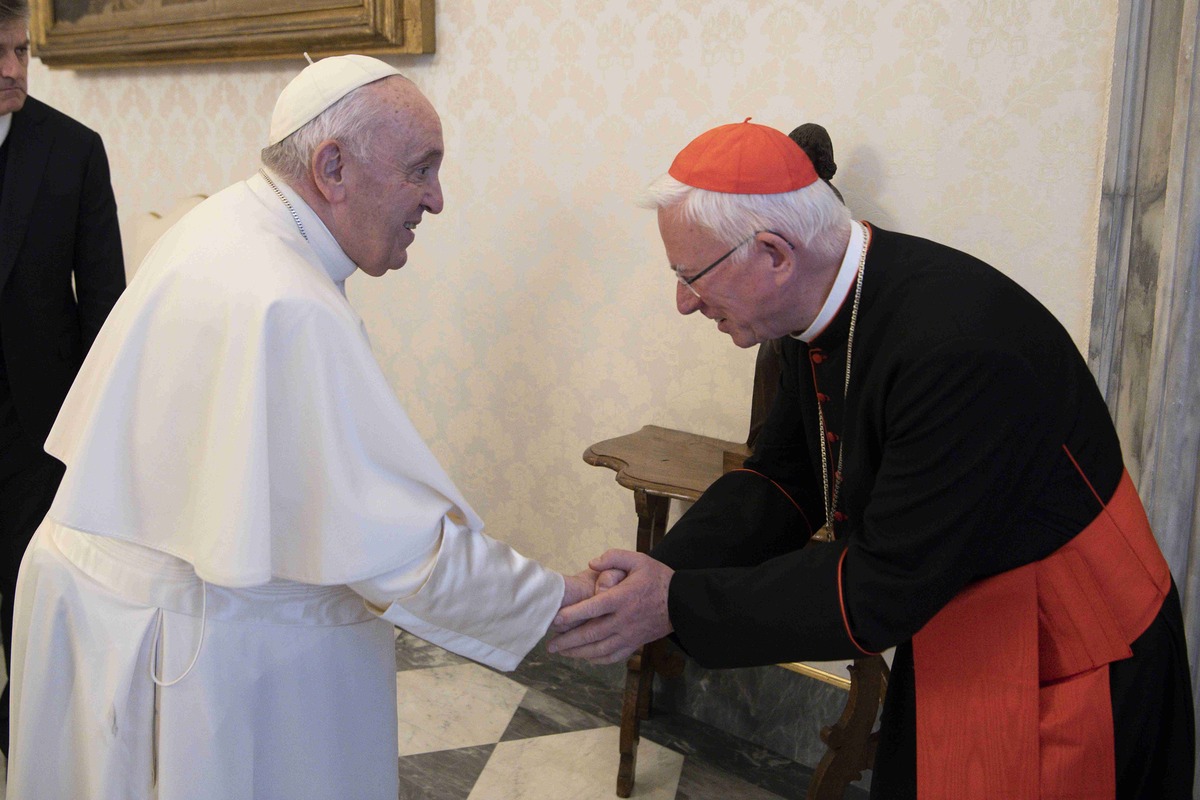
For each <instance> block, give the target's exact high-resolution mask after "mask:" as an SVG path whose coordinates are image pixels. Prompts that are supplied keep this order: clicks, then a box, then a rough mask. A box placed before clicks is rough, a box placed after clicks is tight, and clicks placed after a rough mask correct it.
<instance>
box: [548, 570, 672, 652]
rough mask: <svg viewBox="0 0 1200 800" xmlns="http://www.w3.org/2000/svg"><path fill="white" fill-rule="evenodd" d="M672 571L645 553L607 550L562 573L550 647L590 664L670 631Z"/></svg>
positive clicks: (629, 649)
mask: <svg viewBox="0 0 1200 800" xmlns="http://www.w3.org/2000/svg"><path fill="white" fill-rule="evenodd" d="M674 574H675V572H674V570H672V569H671V568H670V567H668V566H667V565H666V564H663V563H662V562H660V561H655V560H654V559H653V558H651V557H650V556H648V555H646V554H645V553H635V552H632V551H629V550H609V551H608V552H606V553H604V555H602V556H600V557H599V558H594V559H592V560H591V561H590V562H589V563H588V569H585V570H583V571H582V572H580V573H578V574H577V575H568V576H564V577H565V578H566V591H564V592H563V599H562V607H561V608H560V609H559V612H558V615H557V616H555V617H554V622H552V623H551V625H550V630H551V631H553V632H554V634H555V636H554V637H553V638H551V639H550V642H549V643H548V644H547V646H546V648H547V649H548V650H549V651H550V652H551V653H557V654H559V655H563V656H568V657H570V658H582V659H586V660H588V661H591V662H592V663H594V664H613V663H616V662H618V661H624V660H625V659H627V658H629V656H631V655H633V653H634V651H635V650H637V649H638V648H639V647H641V646H642V645H643V644H646V643H647V642H652V641H654V640H656V639H661V638H662V637H664V636H666V635H667V634H669V633H671V631H672V630H673V628H672V627H671V618H670V616H669V614H668V613H667V590H668V588H669V587H670V585H671V576H672V575H674Z"/></svg>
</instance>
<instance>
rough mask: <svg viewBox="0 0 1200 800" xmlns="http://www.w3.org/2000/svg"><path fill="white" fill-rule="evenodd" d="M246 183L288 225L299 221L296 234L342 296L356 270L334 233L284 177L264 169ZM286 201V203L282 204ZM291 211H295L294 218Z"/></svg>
mask: <svg viewBox="0 0 1200 800" xmlns="http://www.w3.org/2000/svg"><path fill="white" fill-rule="evenodd" d="M264 176H266V178H269V179H270V181H271V183H273V184H275V186H276V187H277V188H278V189H279V192H280V195H282V197H281V196H280V195H276V194H275V190H274V189H273V188H272V187H271V186H270V185H269V184H268V183H267V180H266V179H264ZM248 183H249V184H250V185H251V187H252V188H253V189H254V190H255V191H256V192H257V193H259V194H261V195H263V196H264V197H266V198H268V203H267V204H268V205H271V204H274V205H275V206H277V207H278V208H279V213H280V214H281V215H282V216H284V217H286V218H287V220H288V222H289V223H290V224H293V225H295V224H296V223H297V222H299V225H297V226H296V227H297V229H298V231H297V232H299V233H301V234H302V235H303V236H304V238H305V239H307V240H308V243H309V245H310V246H311V247H312V249H313V250H314V251H316V254H317V258H318V259H319V260H320V261H321V266H322V267H324V268H325V272H327V273H328V274H329V278H330V280H332V281H333V282H334V283H335V284H337V286H338V288H339V289H341V290H342V293H343V294H345V292H346V289H345V285H346V278H349V277H350V276H351V275H353V274H354V270H356V269H358V267H357V266H355V264H354V262H353V261H351V260H350V256H348V255H346V251H344V250H342V247H341V245H339V244H338V242H337V239H335V238H333V234H332V233H330V232H329V228H326V227H325V223H324V222H322V221H321V218H320V217H318V216H317V212H315V211H313V210H312V207H311V206H310V205H309V204H308V203H306V202H304V198H302V197H301V196H300V194H299V193H298V192H297V191H296V190H295V189H293V188H292V187H291V186H288V184H287V182H286V181H284V179H283V178H281V177H280V176H279V175H278V174H277V173H275V172H273V171H272V170H269V169H267V168H266V167H263V168H262V171H261V174H257V175H255V176H254V177H253V178H251V179H250V180H249V181H248ZM285 198H286V200H287V203H284V202H282V201H283V199H285ZM289 204H290V205H289ZM290 211H295V213H296V217H295V218H294V219H293V218H292V214H291V213H290Z"/></svg>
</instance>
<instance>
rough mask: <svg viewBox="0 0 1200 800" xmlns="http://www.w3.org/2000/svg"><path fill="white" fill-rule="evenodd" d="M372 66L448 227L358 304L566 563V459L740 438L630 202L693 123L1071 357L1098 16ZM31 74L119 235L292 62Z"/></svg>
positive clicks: (599, 495)
mask: <svg viewBox="0 0 1200 800" xmlns="http://www.w3.org/2000/svg"><path fill="white" fill-rule="evenodd" d="M436 14H437V53H436V54H434V55H431V56H398V57H395V58H394V59H392V63H394V64H396V65H397V66H398V67H399V68H400V69H401V70H402V71H403V72H405V73H406V74H407V75H409V76H410V77H411V78H412V79H413V80H414V81H416V82H417V84H418V85H419V86H420V87H421V88H422V89H423V90H424V91H425V93H426V94H427V95H428V96H429V97H430V99H431V100H432V101H433V103H434V105H435V106H436V107H437V108H438V109H439V111H440V112H441V114H442V118H443V124H444V126H445V136H446V146H447V155H446V162H445V167H444V170H443V183H444V189H445V195H446V208H445V211H444V212H443V213H442V214H441V215H440V216H438V217H433V218H427V219H426V221H425V222H424V224H422V225H421V227H420V229H419V231H418V234H417V242H416V244H415V245H414V246H413V248H412V250H411V251H410V259H409V262H408V265H407V266H406V267H405V268H404V269H403V270H402V271H401V272H400V273H398V274H392V275H390V276H388V277H386V278H382V279H372V278H368V277H366V276H356V277H354V278H352V279H351V281H350V286H349V293H350V298H351V301H352V302H353V303H354V304H355V305H356V307H357V308H358V309H359V310H360V312H361V313H362V315H363V317H364V319H365V320H366V324H367V327H368V330H369V332H370V336H371V339H372V342H373V346H374V348H375V350H376V352H377V354H378V356H379V359H380V361H381V363H382V364H383V367H384V369H385V371H386V373H387V375H388V377H389V379H390V380H391V382H392V384H393V385H394V387H395V390H396V392H397V393H398V395H399V396H400V398H401V399H402V401H403V403H404V404H405V406H406V407H407V408H408V410H409V413H410V415H411V416H412V418H413V420H414V422H415V423H416V425H417V427H418V429H419V430H420V431H422V432H423V434H424V435H425V436H426V438H427V439H428V441H429V442H430V443H431V446H432V448H433V450H434V452H435V453H437V454H438V456H439V457H440V458H441V459H442V461H443V463H444V464H445V466H446V468H447V469H448V471H449V472H450V474H451V475H452V476H454V477H455V478H456V480H457V481H458V482H459V484H460V486H461V487H462V489H463V491H464V492H465V494H466V495H467V497H468V498H471V499H472V502H473V504H474V505H475V506H476V508H477V510H479V512H480V513H481V514H482V515H483V517H484V518H485V519H486V520H487V521H488V525H489V530H490V532H491V533H492V534H493V535H495V536H497V537H499V538H501V539H505V540H507V541H509V542H511V543H513V544H515V545H516V546H517V547H518V548H519V549H521V550H522V551H524V552H526V553H527V554H529V555H531V556H534V557H537V558H539V559H542V560H544V561H546V562H547V563H548V564H550V565H551V566H553V567H556V568H559V569H563V570H572V571H573V570H574V569H577V568H578V567H579V566H581V565H582V563H583V562H584V561H585V560H586V559H587V558H588V557H590V556H593V555H595V554H598V553H599V552H600V551H602V550H604V549H606V548H608V547H613V546H624V547H631V546H632V545H633V537H634V514H633V502H632V496H631V494H630V493H629V492H628V491H626V490H624V489H622V488H620V487H619V486H617V485H616V484H615V483H613V480H612V478H613V475H612V473H611V472H609V471H607V470H600V469H596V468H594V467H589V466H587V465H585V464H584V463H583V462H582V460H581V458H580V455H581V454H582V452H583V450H584V449H585V448H586V447H587V446H588V445H589V444H590V443H592V442H594V441H596V440H599V439H603V438H608V437H611V436H616V435H618V434H621V433H625V432H628V431H632V430H636V429H637V428H639V427H641V426H642V425H644V424H647V423H655V424H659V425H664V426H668V427H675V428H682V429H687V430H693V431H698V432H701V433H707V434H711V435H716V436H720V437H723V438H729V439H744V438H745V434H746V426H747V423H748V414H749V402H750V382H751V377H752V373H753V365H754V352H753V351H742V350H738V349H737V348H735V347H734V346H733V345H732V344H731V343H730V342H729V341H728V339H727V338H726V337H724V336H723V335H722V334H720V333H719V332H718V331H717V330H716V329H715V328H714V326H713V325H712V324H711V323H709V322H708V321H707V320H704V319H702V318H700V317H699V316H698V315H697V316H695V317H687V318H684V317H680V316H679V315H678V313H677V312H676V311H675V309H674V284H673V277H672V275H671V274H670V273H669V272H668V270H667V268H666V263H665V257H664V256H663V253H662V247H661V244H660V243H659V242H658V239H657V231H656V227H655V221H654V215H653V214H652V213H651V212H648V211H645V210H642V209H639V208H638V207H637V206H636V205H635V202H634V201H635V199H636V197H637V195H638V192H639V190H640V189H641V187H643V186H644V185H645V184H646V183H647V182H649V181H650V180H651V179H652V178H654V177H656V176H657V175H658V174H660V173H661V172H663V171H665V169H666V168H667V166H668V165H669V163H670V161H671V158H672V157H673V155H674V153H675V152H676V151H677V150H678V149H679V148H680V147H682V146H683V145H684V144H686V143H687V142H688V141H689V140H690V139H691V138H692V137H694V136H696V135H697V134H699V133H700V132H702V131H704V130H706V129H707V128H709V127H712V126H713V125H717V124H722V123H726V122H735V121H740V120H742V119H744V118H746V117H751V116H752V117H753V118H754V120H755V121H756V122H760V123H764V124H768V125H773V126H775V127H777V128H780V129H781V130H783V131H785V132H786V131H789V130H791V128H793V127H795V126H796V125H798V124H800V123H802V122H808V121H816V122H820V123H822V124H824V125H825V126H826V127H827V128H828V129H829V131H830V133H831V134H832V136H833V140H834V145H835V151H836V156H837V162H838V166H839V168H838V173H837V176H836V178H835V179H834V182H835V183H836V184H837V185H838V186H839V188H840V189H841V191H842V192H843V194H844V195H845V197H846V200H847V202H848V203H849V205H850V206H851V208H852V210H853V211H854V212H855V214H856V216H858V217H860V218H865V219H868V220H870V221H872V222H874V223H876V224H878V225H881V226H883V227H886V228H892V229H898V230H903V231H906V232H909V233H915V234H919V235H922V236H926V237H928V238H932V239H937V240H940V241H944V242H946V243H948V244H951V245H954V246H957V247H959V248H961V249H965V250H968V251H970V252H972V253H974V254H976V255H978V256H980V257H982V258H984V259H985V260H987V261H990V262H991V263H994V264H995V265H996V266H998V267H999V268H1001V269H1002V270H1004V271H1005V272H1007V273H1008V274H1010V275H1012V276H1013V277H1014V278H1015V279H1016V280H1018V281H1019V282H1020V283H1022V284H1023V285H1024V286H1026V287H1027V288H1028V289H1029V290H1030V291H1031V292H1033V293H1034V294H1035V295H1036V296H1038V297H1039V298H1040V299H1041V300H1042V301H1043V302H1044V303H1046V305H1048V306H1049V307H1050V308H1051V310H1053V311H1054V313H1055V314H1057V315H1058V317H1059V318H1060V319H1061V320H1062V322H1063V324H1064V325H1065V326H1066V327H1067V329H1068V330H1069V331H1070V332H1071V333H1072V335H1073V336H1074V337H1075V339H1076V341H1077V342H1078V343H1079V344H1080V345H1086V337H1087V326H1088V315H1089V304H1090V298H1091V281H1092V272H1093V262H1094V258H1095V247H1096V231H1097V218H1098V203H1099V196H1100V178H1101V163H1102V154H1103V148H1104V137H1105V122H1106V114H1107V102H1108V82H1109V75H1110V70H1111V68H1112V50H1113V38H1114V29H1115V25H1116V14H1117V11H1116V5H1115V4H1113V3H1107V2H1103V1H1102V0H966V1H965V2H964V0H870V2H867V1H866V0H849V1H847V0H804V1H803V2H797V0H504V2H501V1H500V0H440V2H439V3H438V4H437V9H436ZM303 63H304V62H303V60H302V59H301V57H300V55H299V54H297V57H296V58H295V59H293V60H292V61H290V62H281V61H274V62H251V63H243V64H222V65H210V66H203V65H199V66H179V67H155V68H146V69H119V70H108V71H94V72H63V71H57V70H48V69H46V68H45V67H44V66H42V65H41V64H39V63H37V62H36V61H35V63H34V64H33V65H32V66H31V69H30V84H31V92H32V93H33V94H34V95H35V96H38V97H39V98H41V99H43V100H45V101H47V102H49V103H50V104H52V105H54V106H56V107H58V108H60V109H61V110H63V111H65V112H67V113H69V114H71V115H73V116H75V117H76V118H78V119H80V120H81V121H83V122H84V123H86V124H88V125H90V126H91V127H93V128H95V129H96V130H98V131H99V132H100V133H101V134H102V135H103V137H104V140H105V143H106V145H107V147H108V151H109V156H110V159H111V162H112V168H113V182H114V186H115V189H116V193H117V200H118V203H119V206H120V209H121V218H122V222H123V223H125V224H130V223H132V221H134V220H136V219H137V218H138V217H139V215H142V214H144V213H145V212H146V211H149V210H152V209H157V210H160V211H163V210H166V209H168V208H170V207H171V206H172V205H173V204H174V203H175V201H176V200H178V199H180V198H182V197H185V196H187V195H190V194H193V193H195V192H205V193H211V192H213V191H216V190H218V189H220V188H221V187H223V186H225V185H226V184H228V183H230V182H232V181H234V180H237V179H240V178H242V177H244V176H247V175H249V174H250V173H252V172H253V171H254V169H255V168H256V167H257V151H258V148H259V147H260V146H261V145H262V143H263V140H264V138H265V136H266V131H267V121H268V118H269V115H270V112H271V108H272V106H273V104H274V100H275V97H276V96H277V94H278V92H279V91H280V89H282V88H283V86H284V85H285V84H286V82H287V81H288V80H289V79H290V78H291V77H292V76H293V75H294V74H295V73H296V72H297V71H298V70H299V69H300V68H301V67H302V66H303Z"/></svg>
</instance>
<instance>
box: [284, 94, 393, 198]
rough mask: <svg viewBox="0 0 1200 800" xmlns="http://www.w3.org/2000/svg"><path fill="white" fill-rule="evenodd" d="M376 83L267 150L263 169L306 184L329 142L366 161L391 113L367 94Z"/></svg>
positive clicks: (328, 110)
mask: <svg viewBox="0 0 1200 800" xmlns="http://www.w3.org/2000/svg"><path fill="white" fill-rule="evenodd" d="M388 77H400V76H395V75H392V76H388ZM387 79H388V78H382V79H381V80H387ZM375 83H378V81H372V82H371V83H368V84H365V85H363V86H360V87H358V88H357V89H355V90H354V91H352V92H350V93H349V94H347V95H346V96H345V97H343V98H341V99H340V100H338V101H337V102H336V103H334V104H333V105H331V106H330V107H329V108H327V109H325V110H324V111H322V112H321V113H320V114H318V115H317V116H315V117H313V118H312V119H310V120H309V121H308V122H306V123H304V124H303V125H301V126H300V127H299V128H297V129H296V130H295V131H294V132H293V133H291V134H289V135H287V136H285V137H284V138H283V140H282V141H279V142H276V143H275V144H273V145H270V146H268V147H264V148H263V149H262V152H261V153H260V158H261V159H262V163H263V165H264V166H267V167H270V168H271V169H272V170H274V171H275V172H277V173H279V174H280V175H282V176H283V177H285V178H289V179H291V180H297V181H302V180H304V177H305V176H306V175H307V174H308V170H309V165H310V164H312V157H313V152H314V151H315V150H316V149H317V146H318V145H320V144H321V142H324V141H326V140H327V139H333V140H335V141H337V143H338V144H340V145H341V146H342V147H343V148H345V149H346V150H348V151H349V152H350V154H351V155H353V156H354V157H355V158H358V159H364V158H366V157H367V154H368V150H369V148H370V145H371V136H370V133H371V131H373V130H374V129H375V127H376V126H375V123H376V122H377V121H378V120H379V118H380V115H381V114H382V113H383V112H384V111H386V110H387V108H386V106H385V104H383V103H380V102H378V100H376V99H375V98H372V96H371V93H370V92H364V91H363V90H364V89H366V88H367V87H368V86H373V85H374V84H375Z"/></svg>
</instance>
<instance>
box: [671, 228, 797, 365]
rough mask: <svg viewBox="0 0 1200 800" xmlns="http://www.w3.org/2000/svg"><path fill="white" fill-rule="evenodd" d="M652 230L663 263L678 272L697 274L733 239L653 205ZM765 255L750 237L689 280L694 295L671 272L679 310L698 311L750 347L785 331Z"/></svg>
mask: <svg viewBox="0 0 1200 800" xmlns="http://www.w3.org/2000/svg"><path fill="white" fill-rule="evenodd" d="M658 230H659V233H660V234H661V235H662V240H663V245H664V246H665V247H666V251H667V261H668V263H669V264H670V265H672V266H674V267H676V268H677V269H678V271H679V274H680V275H683V276H684V277H689V276H693V275H697V274H699V272H700V271H701V270H703V269H704V268H705V267H707V266H708V265H709V264H712V263H713V262H714V261H716V260H717V259H718V258H720V257H721V256H723V255H724V254H725V253H726V252H728V251H729V249H730V248H731V247H733V245H734V244H736V242H725V241H722V240H720V239H718V238H716V237H715V236H714V235H713V234H712V232H711V231H709V230H708V229H706V228H701V227H699V226H697V225H694V224H692V223H690V222H687V221H685V220H683V219H682V218H681V217H680V215H679V214H678V213H677V212H676V210H675V209H673V208H665V209H659V212H658ZM751 233H752V232H751V231H746V234H747V235H750V234H751ZM770 261H771V259H770V257H769V254H768V253H767V252H766V250H765V248H764V247H763V245H762V243H761V242H760V241H759V239H758V238H757V237H756V238H752V239H750V240H749V241H747V242H745V243H744V244H743V245H742V246H741V247H739V248H738V250H737V252H735V253H734V254H733V255H732V256H730V257H729V258H728V259H726V260H725V261H723V262H721V263H720V264H718V265H717V266H716V267H715V268H713V270H712V271H711V272H709V273H708V274H706V275H704V276H703V277H702V278H700V279H699V280H698V281H696V282H695V283H693V284H692V286H693V288H695V290H696V292H697V293H699V295H700V296H699V297H697V296H696V294H693V293H692V290H691V289H689V288H688V287H686V286H684V285H683V284H682V283H679V282H678V281H677V280H676V279H675V276H674V275H672V276H671V280H672V282H674V284H675V305H676V307H677V308H678V309H679V313H680V314H691V313H693V312H695V311H699V312H700V313H701V314H703V315H704V316H705V317H708V318H709V319H711V320H713V321H714V322H716V323H717V330H719V331H721V332H722V333H724V334H727V335H728V336H729V338H730V339H732V340H733V343H734V344H736V345H737V346H738V347H752V346H753V345H756V344H758V343H760V342H765V341H767V340H768V339H774V338H778V337H780V336H783V335H785V334H787V333H788V332H789V331H790V330H791V328H790V327H789V325H788V321H787V320H786V319H785V318H784V317H785V316H786V315H785V313H783V310H782V309H780V308H779V298H780V293H779V284H778V282H777V273H776V272H775V271H773V270H771V269H769V268H768V265H769V263H770Z"/></svg>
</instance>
